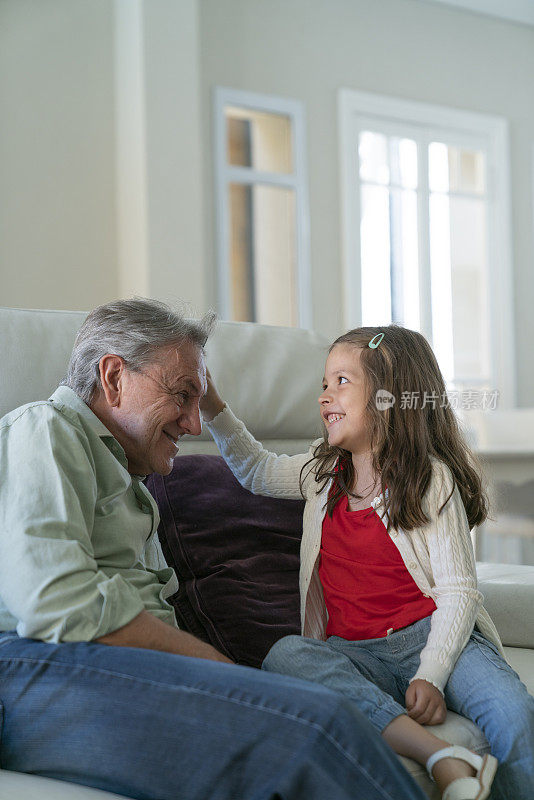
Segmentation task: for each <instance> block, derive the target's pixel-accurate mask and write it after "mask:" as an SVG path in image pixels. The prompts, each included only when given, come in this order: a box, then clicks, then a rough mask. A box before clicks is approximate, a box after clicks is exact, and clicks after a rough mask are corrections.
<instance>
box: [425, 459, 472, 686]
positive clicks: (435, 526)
mask: <svg viewBox="0 0 534 800" xmlns="http://www.w3.org/2000/svg"><path fill="white" fill-rule="evenodd" d="M451 493H452V494H451ZM449 495H451V496H450V499H449V500H448V502H447V503H446V505H445V507H444V509H443V511H442V512H441V514H440V513H439V509H440V508H441V506H442V505H443V503H445V501H446V500H447V498H448V497H449ZM424 508H425V511H426V513H427V515H428V516H429V517H430V522H429V524H428V525H427V526H426V527H425V528H424V529H423V532H424V534H425V539H426V544H427V548H428V553H429V557H430V565H431V568H432V574H433V579H434V587H433V592H434V601H435V603H436V610H435V611H434V612H433V614H432V618H431V626H430V633H429V636H428V640H427V643H426V645H425V647H424V648H423V650H422V651H421V660H420V666H419V668H418V670H417V672H416V674H415V675H414V676H413V678H412V681H413V680H416V679H422V680H426V681H428V682H429V683H432V684H433V685H434V686H436V687H437V688H438V689H439V690H440V691H441V692H443V689H444V688H445V685H446V683H447V681H448V679H449V676H450V674H451V672H452V670H453V668H454V665H455V663H456V661H457V659H458V656H459V655H460V653H461V652H462V650H463V649H464V647H465V646H466V644H467V642H468V640H469V637H470V636H471V633H472V631H473V627H474V625H475V620H476V618H477V614H478V612H479V610H480V607H481V605H482V601H483V596H482V593H481V592H479V591H478V589H477V578H476V568H475V556H474V553H473V545H472V542H471V536H470V532H469V524H468V521H467V515H466V513H465V508H464V505H463V502H462V498H461V495H460V492H459V490H458V487H457V486H456V484H455V483H454V480H453V477H452V473H451V471H450V470H449V468H448V467H446V466H445V465H444V464H441V463H437V464H436V465H435V469H434V475H433V483H432V484H431V487H430V491H429V493H428V498H427V502H426V503H425V505H424Z"/></svg>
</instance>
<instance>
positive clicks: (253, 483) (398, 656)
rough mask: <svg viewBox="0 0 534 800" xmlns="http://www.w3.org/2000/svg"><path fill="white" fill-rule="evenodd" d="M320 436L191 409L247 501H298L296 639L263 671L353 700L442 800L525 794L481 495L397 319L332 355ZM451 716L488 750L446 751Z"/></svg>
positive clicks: (516, 686) (513, 682) (517, 688)
mask: <svg viewBox="0 0 534 800" xmlns="http://www.w3.org/2000/svg"><path fill="white" fill-rule="evenodd" d="M319 404H320V407H321V414H322V418H323V421H324V425H325V435H324V440H323V441H320V442H319V443H315V445H314V446H312V448H311V450H310V452H309V453H308V454H306V455H302V456H276V455H275V454H273V453H269V452H267V451H266V450H264V449H263V448H262V446H261V445H260V444H259V443H258V442H256V441H255V440H254V439H253V437H252V436H251V435H250V434H249V433H248V431H247V430H246V429H245V427H244V425H243V423H241V422H240V421H239V420H237V419H236V418H235V417H234V415H233V414H232V412H231V411H230V409H229V408H228V407H227V406H225V404H224V403H223V401H222V400H221V398H220V397H219V395H218V394H217V391H216V389H215V387H214V386H213V384H212V383H211V382H210V385H209V389H208V393H207V395H206V397H205V398H204V400H203V401H202V403H201V408H202V411H203V415H204V419H205V420H206V421H207V422H208V423H209V428H210V430H211V432H212V434H213V436H214V438H215V441H216V442H217V445H218V447H219V450H220V451H221V453H222V455H223V456H224V458H225V459H226V461H227V463H228V464H229V466H230V467H231V469H232V470H233V472H234V473H235V475H236V477H237V478H238V479H239V481H240V482H241V483H242V484H243V486H246V487H247V488H248V489H250V490H251V491H253V492H255V493H257V494H267V495H271V496H275V497H299V496H300V495H301V492H302V494H303V495H304V497H305V499H306V506H305V511H304V521H303V536H302V545H301V567H300V592H301V616H302V636H288V637H285V638H283V639H280V640H279V641H278V642H277V643H276V644H275V645H274V646H273V647H272V649H271V650H270V652H269V653H268V655H267V657H266V659H265V661H264V664H263V668H264V669H266V670H270V671H275V672H281V673H284V674H286V675H292V676H295V677H299V678H304V679H307V680H310V681H316V682H319V683H322V684H324V685H325V686H328V687H330V688H331V689H334V690H336V691H338V692H341V693H343V694H345V695H347V696H348V697H350V698H352V699H353V700H354V702H355V703H356V704H357V706H358V707H359V708H360V710H361V711H363V712H364V713H365V714H366V715H367V716H368V717H369V719H370V720H371V722H372V723H373V724H374V725H375V726H376V727H377V728H378V729H379V730H380V731H381V733H382V735H383V736H384V738H385V740H386V741H387V742H388V743H389V744H390V745H391V747H392V748H393V749H394V750H395V751H396V752H397V753H399V754H400V755H404V756H408V757H411V758H413V759H415V760H416V761H418V762H419V763H421V764H425V765H426V768H427V770H428V772H429V774H430V775H431V777H433V779H434V780H435V781H436V783H437V784H438V786H439V788H440V790H441V792H442V793H443V798H446V800H468V799H469V798H476V799H477V800H482V799H483V798H486V797H488V796H489V794H490V787H491V785H492V781H493V778H494V775H495V770H496V767H497V760H496V758H497V759H498V761H499V762H500V766H499V770H498V772H497V774H496V776H495V782H494V784H493V789H492V797H494V798H497V797H498V798H502V800H523V799H524V800H528V798H530V799H532V797H534V764H533V748H534V699H533V698H532V697H531V696H530V695H529V694H528V692H527V690H526V688H525V687H524V685H523V684H522V683H521V682H520V680H519V678H518V676H517V675H516V674H515V673H514V672H513V671H512V669H511V668H510V667H509V666H508V664H507V663H506V661H505V660H504V658H503V655H502V647H501V644H500V640H499V637H498V634H497V631H496V629H495V627H494V625H493V623H492V622H491V620H490V618H489V616H488V614H487V612H486V611H485V610H484V608H483V607H482V599H483V598H482V595H481V594H480V592H479V591H478V590H477V584H476V573H475V563H474V556H473V549H472V544H471V539H470V534H469V531H470V529H471V528H472V527H473V526H474V525H477V524H480V523H481V522H483V521H484V519H485V518H486V514H487V502H486V497H485V495H484V492H483V491H482V487H481V479H480V476H479V473H478V471H477V469H476V467H475V465H474V457H473V455H472V454H471V452H470V451H469V449H468V448H467V446H466V444H465V442H464V441H463V439H462V437H461V435H460V432H459V429H458V425H457V422H456V419H455V416H454V413H453V412H452V410H451V408H450V407H449V406H448V404H447V399H446V393H445V385H444V382H443V378H442V375H441V373H440V370H439V367H438V365H437V362H436V359H435V357H434V354H433V352H432V350H431V348H430V346H429V345H428V343H427V341H426V340H425V338H424V337H423V336H421V334H419V333H416V332H414V331H410V330H406V329H404V328H400V327H398V326H394V325H391V326H388V327H381V328H357V329H356V330H353V331H349V332H348V333H347V334H345V335H344V336H341V337H340V338H339V339H337V340H336V341H335V342H334V344H333V345H332V347H331V348H330V351H329V355H328V358H327V361H326V368H325V375H324V379H323V392H322V394H321V396H320V397H319ZM447 708H449V709H451V710H453V711H456V712H457V713H459V714H461V715H463V716H465V717H468V718H469V719H471V720H473V722H475V723H476V724H477V725H478V726H479V727H480V728H481V729H482V731H483V732H484V734H485V736H486V738H487V740H488V742H489V744H490V748H491V752H492V753H493V754H494V756H496V758H495V757H494V756H484V757H480V756H477V755H476V754H474V753H471V752H470V751H469V750H466V749H465V748H462V747H457V746H454V747H449V746H448V743H447V742H445V741H443V740H442V739H439V738H438V737H436V736H434V735H433V734H432V733H430V731H428V729H427V728H425V727H424V726H426V725H435V724H438V723H441V722H443V721H444V720H445V717H446V712H447Z"/></svg>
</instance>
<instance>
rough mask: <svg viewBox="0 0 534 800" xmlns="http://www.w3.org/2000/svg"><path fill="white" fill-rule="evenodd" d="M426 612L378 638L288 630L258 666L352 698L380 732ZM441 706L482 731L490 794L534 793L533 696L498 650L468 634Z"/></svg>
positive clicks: (417, 645)
mask: <svg viewBox="0 0 534 800" xmlns="http://www.w3.org/2000/svg"><path fill="white" fill-rule="evenodd" d="M429 631H430V617H426V618H425V619H422V620H420V621H419V622H416V623H414V624H413V625H410V626H409V627H407V628H403V629H402V630H400V631H396V632H395V633H392V634H391V635H389V636H385V637H383V638H381V639H367V640H364V641H359V642H351V641H347V640H345V639H341V638H340V637H338V636H331V637H330V638H329V639H328V640H327V641H326V642H322V641H317V640H315V639H305V638H304V637H302V636H286V637H284V638H283V639H280V640H279V641H278V642H276V644H275V645H273V647H272V648H271V650H270V651H269V653H268V654H267V657H266V658H265V661H264V662H263V667H262V668H263V669H264V670H267V671H269V672H279V673H282V674H284V675H288V676H293V677H299V678H305V679H306V680H309V681H317V682H318V683H320V684H322V685H323V686H328V687H329V688H331V689H334V690H335V691H337V692H340V693H342V694H343V695H344V696H345V697H349V698H350V699H352V700H353V701H354V704H355V706H356V707H357V708H358V709H359V710H360V711H362V712H363V713H364V714H365V716H366V717H367V718H368V719H369V720H370V721H371V723H372V724H373V725H374V727H375V728H376V729H377V730H378V731H382V730H383V729H384V728H385V727H386V725H388V724H389V723H390V722H391V721H392V720H393V719H395V717H398V716H399V715H400V714H404V713H406V711H405V707H404V695H405V693H406V689H407V688H408V684H409V681H410V678H412V677H413V675H414V674H415V673H416V671H417V668H418V667H419V656H420V653H421V650H422V649H423V647H424V646H425V644H426V641H427V639H428V634H429ZM445 703H446V704H447V708H449V709H450V710H451V711H455V712H456V713H457V714H461V715H462V716H464V717H468V718H469V719H471V720H472V721H473V722H474V723H476V725H478V727H479V728H480V729H481V730H482V731H483V733H484V735H485V736H486V739H487V740H488V742H489V745H490V749H491V752H492V753H493V755H494V756H496V758H497V759H498V761H499V765H500V766H499V768H498V770H497V776H496V778H495V782H494V784H493V789H492V795H491V797H492V798H495V800H497V798H499V800H532V798H534V698H532V697H531V695H529V693H528V692H527V689H526V687H525V686H524V684H523V683H521V681H520V679H519V677H518V675H517V674H516V673H515V672H514V671H513V670H512V668H511V667H510V666H509V665H508V664H507V663H506V661H504V659H503V658H502V656H501V655H500V654H499V651H498V650H497V648H496V647H495V646H494V645H493V644H491V643H490V642H488V641H487V640H486V639H485V638H484V637H483V636H482V635H481V634H480V633H477V632H476V631H475V632H473V634H472V635H471V638H470V639H469V641H468V643H467V645H466V647H465V648H464V650H463V652H462V653H461V654H460V657H459V658H458V660H457V662H456V665H455V667H454V669H453V671H452V673H451V675H450V677H449V680H448V682H447V685H446V686H445Z"/></svg>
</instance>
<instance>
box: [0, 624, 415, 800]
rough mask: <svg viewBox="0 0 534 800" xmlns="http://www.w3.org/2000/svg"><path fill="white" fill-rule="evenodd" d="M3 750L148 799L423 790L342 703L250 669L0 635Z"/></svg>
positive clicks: (392, 796)
mask: <svg viewBox="0 0 534 800" xmlns="http://www.w3.org/2000/svg"><path fill="white" fill-rule="evenodd" d="M0 701H1V707H0V712H1V715H0V725H1V728H0V757H1V766H2V767H3V768H5V769H11V770H17V771H20V772H31V773H35V774H38V775H45V776H48V777H52V778H60V779H64V780H68V781H73V782H75V783H81V784H86V785H88V786H95V787H98V788H101V789H106V790H108V791H111V792H116V793H118V794H125V795H127V796H129V797H133V798H146V799H147V800H148V799H150V800H155V799H157V800H167V798H168V800H237V798H239V800H270V799H273V800H274V798H277V799H278V800H293V798H295V800H296V799H297V798H299V799H300V798H302V800H304V799H305V800H324V798H326V797H328V798H332V800H337V799H338V798H339V800H348V799H349V798H361V800H385V798H388V800H401V799H402V800H424V796H423V794H422V793H421V790H420V789H419V788H418V787H417V786H416V784H415V783H414V782H413V780H412V779H411V777H410V776H409V775H408V773H407V772H406V771H405V770H404V769H403V767H402V766H401V764H400V762H399V761H398V759H397V757H396V756H395V754H394V753H393V751H392V750H390V749H389V747H388V746H387V745H385V743H384V742H382V740H381V738H380V736H378V735H377V734H376V732H375V731H374V730H373V729H372V727H371V726H370V725H369V723H368V722H367V720H366V719H365V718H364V717H363V716H361V715H360V713H359V712H358V711H357V710H356V709H355V708H354V706H353V704H352V703H350V702H348V701H347V700H346V699H344V698H342V697H340V696H339V695H336V694H335V693H333V692H330V691H329V690H327V689H324V688H323V687H320V686H312V685H310V684H307V683H304V682H303V681H299V680H295V679H292V678H287V677H282V676H278V675H267V674H265V673H262V672H261V671H259V670H254V669H249V668H248V667H240V666H233V665H229V664H221V663H217V662H214V661H205V660H202V659H196V658H187V657H184V656H176V655H172V654H170V653H160V652H156V651H153V650H141V649H136V648H126V647H108V646H106V645H102V644H96V643H91V642H80V643H73V644H59V645H54V644H47V643H44V642H40V641H35V640H32V639H22V638H19V637H18V636H17V635H16V634H15V633H0Z"/></svg>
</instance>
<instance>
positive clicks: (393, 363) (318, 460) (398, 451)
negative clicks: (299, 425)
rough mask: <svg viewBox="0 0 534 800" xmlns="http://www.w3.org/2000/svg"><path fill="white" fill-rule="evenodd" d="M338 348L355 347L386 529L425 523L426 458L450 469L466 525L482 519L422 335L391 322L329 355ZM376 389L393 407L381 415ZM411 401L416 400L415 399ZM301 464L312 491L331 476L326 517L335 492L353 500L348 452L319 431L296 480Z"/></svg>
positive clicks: (475, 471) (351, 335) (469, 466)
mask: <svg viewBox="0 0 534 800" xmlns="http://www.w3.org/2000/svg"><path fill="white" fill-rule="evenodd" d="M380 333H383V334H384V337H383V339H382V341H381V342H380V344H379V345H378V347H376V348H375V349H372V348H370V347H369V346H368V345H369V342H370V341H371V340H372V339H373V338H374V337H376V336H377V335H378V334H380ZM338 344H352V345H354V347H357V348H360V349H361V361H360V364H361V366H362V369H363V371H364V375H365V380H366V383H367V389H368V401H367V408H366V410H367V415H368V420H369V433H370V441H371V448H372V452H373V468H374V470H375V471H376V473H377V474H379V475H380V481H381V490H382V493H383V494H384V497H385V490H386V486H387V488H388V498H387V500H385V507H386V512H387V516H388V530H390V529H391V528H394V529H396V528H400V529H402V530H404V531H410V530H413V529H414V528H419V527H422V526H424V525H425V524H427V523H428V522H429V519H428V517H427V516H426V514H425V513H424V511H423V506H422V501H423V498H424V495H425V493H426V491H427V489H428V487H429V484H430V480H431V476H432V462H431V456H434V457H435V458H437V459H439V460H440V461H442V462H443V463H444V464H446V466H447V467H449V469H450V470H451V472H452V476H453V479H454V482H455V484H456V485H457V487H458V490H459V492H460V496H461V498H462V501H463V504H464V507H465V510H466V514H467V519H468V522H469V527H470V528H472V527H473V526H474V525H480V524H481V523H482V522H484V520H485V519H486V518H487V516H488V499H487V495H486V493H485V491H484V489H483V487H482V478H481V468H480V465H479V462H478V460H477V459H476V457H475V455H474V454H473V453H472V451H471V450H470V449H469V447H468V445H467V444H466V442H465V440H464V438H463V436H462V434H461V431H460V429H459V426H458V422H457V419H456V417H455V415H454V412H453V410H452V408H451V407H450V404H449V403H448V401H447V395H446V390H445V383H444V380H443V376H442V374H441V371H440V369H439V366H438V362H437V361H436V357H435V355H434V353H433V352H432V348H431V347H430V345H429V344H428V342H427V340H426V339H425V338H424V336H422V335H421V334H420V333H417V332H416V331H412V330H409V329H407V328H402V327H400V326H398V325H388V326H384V327H365V328H355V329H354V330H352V331H349V332H348V333H345V334H344V335H343V336H340V337H339V339H336V341H335V342H334V343H333V344H332V346H331V347H330V350H329V352H331V351H332V349H333V348H334V347H335V346H336V345H338ZM379 390H386V391H387V392H389V393H390V395H393V397H394V398H395V402H394V403H393V405H391V406H390V407H387V408H385V409H384V410H380V409H379V408H377V403H376V397H377V392H378V391H379ZM412 398H417V402H416V403H415V402H413V401H412ZM425 400H426V402H425ZM306 466H311V467H312V469H313V471H314V472H315V480H316V481H317V483H319V484H320V485H319V488H318V490H317V492H318V493H319V492H320V491H322V489H324V487H325V485H326V484H327V483H328V481H329V480H330V479H331V478H333V485H332V491H331V492H330V493H329V497H328V500H327V513H328V514H329V515H330V516H332V513H333V510H334V507H335V505H336V503H337V501H338V499H339V498H340V497H341V496H342V495H350V496H352V497H358V495H355V494H354V493H353V492H352V486H353V485H354V480H355V477H357V476H356V475H355V469H354V465H353V463H352V457H351V453H350V452H349V451H348V450H344V449H343V448H341V447H335V446H333V447H331V446H330V445H329V444H328V435H327V433H326V429H325V433H324V439H323V441H322V442H321V443H320V444H319V445H318V446H317V447H316V449H315V452H314V455H313V458H312V459H311V461H309V462H308V464H307V465H305V466H304V468H303V471H302V473H301V483H302V480H303V477H302V476H303V475H304V469H306ZM451 494H452V492H451ZM449 497H450V495H449ZM449 497H448V498H447V499H446V500H445V502H444V503H443V505H442V506H441V508H440V509H439V512H441V511H442V509H443V507H444V506H445V505H446V503H447V501H448V500H449Z"/></svg>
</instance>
